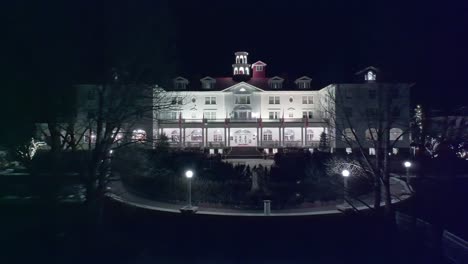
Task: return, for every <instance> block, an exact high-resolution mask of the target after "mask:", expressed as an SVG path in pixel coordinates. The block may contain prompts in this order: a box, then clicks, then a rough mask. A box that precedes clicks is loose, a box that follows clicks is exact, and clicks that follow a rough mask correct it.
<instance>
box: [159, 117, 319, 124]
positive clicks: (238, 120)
mask: <svg viewBox="0 0 468 264" xmlns="http://www.w3.org/2000/svg"><path fill="white" fill-rule="evenodd" d="M158 120H159V123H161V124H178V123H182V124H191V123H198V124H201V123H203V122H205V123H224V122H226V120H225V119H224V118H222V119H206V118H205V119H181V120H179V119H158ZM229 122H230V123H256V122H259V118H230V119H229ZM280 122H281V119H268V118H262V123H280ZM284 122H285V123H305V122H306V120H305V118H285V119H284ZM308 122H309V123H317V122H323V119H321V118H309V119H308Z"/></svg>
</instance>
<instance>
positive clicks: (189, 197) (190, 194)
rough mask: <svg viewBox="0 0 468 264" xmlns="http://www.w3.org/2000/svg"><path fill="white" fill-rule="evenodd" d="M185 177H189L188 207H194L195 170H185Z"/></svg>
mask: <svg viewBox="0 0 468 264" xmlns="http://www.w3.org/2000/svg"><path fill="white" fill-rule="evenodd" d="M185 177H186V178H187V180H188V181H187V184H188V186H187V191H188V207H189V209H190V208H192V177H193V171H191V170H187V171H186V172H185Z"/></svg>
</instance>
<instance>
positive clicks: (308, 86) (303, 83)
mask: <svg viewBox="0 0 468 264" xmlns="http://www.w3.org/2000/svg"><path fill="white" fill-rule="evenodd" d="M297 85H298V86H299V88H301V89H307V88H310V83H309V82H299V83H298V84H297Z"/></svg>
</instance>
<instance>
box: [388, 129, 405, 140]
mask: <svg viewBox="0 0 468 264" xmlns="http://www.w3.org/2000/svg"><path fill="white" fill-rule="evenodd" d="M402 134H403V130H401V129H399V128H392V129H390V140H397V139H398V140H403V136H401V135H402Z"/></svg>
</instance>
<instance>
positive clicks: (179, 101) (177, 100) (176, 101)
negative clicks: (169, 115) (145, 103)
mask: <svg viewBox="0 0 468 264" xmlns="http://www.w3.org/2000/svg"><path fill="white" fill-rule="evenodd" d="M182 103H183V99H182V97H181V96H177V97H172V98H171V104H173V105H175V104H178V105H181V104H182Z"/></svg>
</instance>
